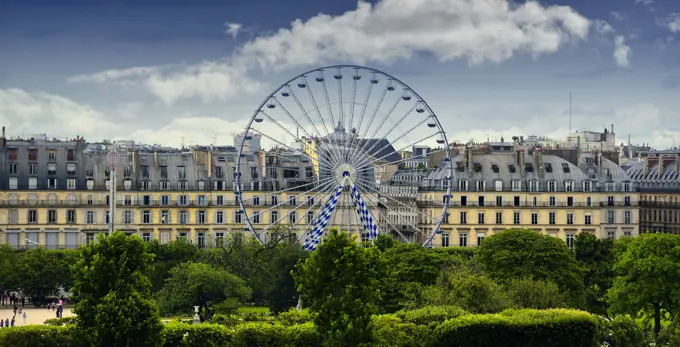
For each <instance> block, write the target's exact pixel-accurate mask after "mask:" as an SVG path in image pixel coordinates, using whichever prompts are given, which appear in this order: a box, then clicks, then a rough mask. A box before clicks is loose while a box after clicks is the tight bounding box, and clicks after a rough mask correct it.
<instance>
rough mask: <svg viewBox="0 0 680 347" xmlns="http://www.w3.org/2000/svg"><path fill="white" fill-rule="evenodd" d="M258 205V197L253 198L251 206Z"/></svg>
mask: <svg viewBox="0 0 680 347" xmlns="http://www.w3.org/2000/svg"><path fill="white" fill-rule="evenodd" d="M259 205H260V197H259V196H255V197H253V206H259Z"/></svg>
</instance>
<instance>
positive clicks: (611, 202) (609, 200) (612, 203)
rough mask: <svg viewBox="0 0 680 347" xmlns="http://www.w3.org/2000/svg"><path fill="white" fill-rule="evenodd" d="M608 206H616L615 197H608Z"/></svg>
mask: <svg viewBox="0 0 680 347" xmlns="http://www.w3.org/2000/svg"><path fill="white" fill-rule="evenodd" d="M607 206H614V197H613V196H608V197H607Z"/></svg>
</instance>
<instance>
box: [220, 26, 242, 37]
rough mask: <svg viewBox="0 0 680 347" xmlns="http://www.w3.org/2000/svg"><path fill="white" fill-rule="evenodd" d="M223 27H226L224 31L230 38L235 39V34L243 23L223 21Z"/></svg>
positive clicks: (239, 30)
mask: <svg viewBox="0 0 680 347" xmlns="http://www.w3.org/2000/svg"><path fill="white" fill-rule="evenodd" d="M224 26H225V27H227V30H226V33H227V34H229V35H231V37H232V38H234V39H236V36H238V34H239V33H240V32H241V29H243V25H242V24H239V23H229V22H227V23H225V24H224Z"/></svg>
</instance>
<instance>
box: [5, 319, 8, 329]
mask: <svg viewBox="0 0 680 347" xmlns="http://www.w3.org/2000/svg"><path fill="white" fill-rule="evenodd" d="M5 328H9V318H6V319H5Z"/></svg>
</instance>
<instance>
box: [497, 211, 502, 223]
mask: <svg viewBox="0 0 680 347" xmlns="http://www.w3.org/2000/svg"><path fill="white" fill-rule="evenodd" d="M496 224H503V212H496Z"/></svg>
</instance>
